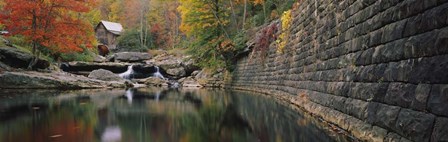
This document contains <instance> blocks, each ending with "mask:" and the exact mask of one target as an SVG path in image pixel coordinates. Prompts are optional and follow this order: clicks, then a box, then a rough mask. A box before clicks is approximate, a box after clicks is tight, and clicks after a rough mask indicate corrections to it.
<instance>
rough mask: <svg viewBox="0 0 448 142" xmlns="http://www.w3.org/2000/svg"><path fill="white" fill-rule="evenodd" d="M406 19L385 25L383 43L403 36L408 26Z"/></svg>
mask: <svg viewBox="0 0 448 142" xmlns="http://www.w3.org/2000/svg"><path fill="white" fill-rule="evenodd" d="M406 22H407V21H406V20H402V21H399V22H395V23H393V24H389V25H387V26H385V27H384V28H383V29H384V30H383V36H382V38H381V42H382V43H387V42H390V41H393V40H396V39H399V38H401V37H403V35H402V33H403V30H404V29H405V26H406Z"/></svg>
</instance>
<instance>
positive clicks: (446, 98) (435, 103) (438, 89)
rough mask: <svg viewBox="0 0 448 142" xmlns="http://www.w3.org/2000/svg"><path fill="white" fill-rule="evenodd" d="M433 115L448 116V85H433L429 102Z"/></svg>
mask: <svg viewBox="0 0 448 142" xmlns="http://www.w3.org/2000/svg"><path fill="white" fill-rule="evenodd" d="M427 107H428V110H429V111H430V112H431V113H434V114H437V115H442V116H448V110H447V108H448V85H433V86H432V89H431V94H430V95H429V100H428V106H427Z"/></svg>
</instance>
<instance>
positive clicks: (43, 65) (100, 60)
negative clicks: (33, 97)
mask: <svg viewBox="0 0 448 142" xmlns="http://www.w3.org/2000/svg"><path fill="white" fill-rule="evenodd" d="M31 59H32V55H31V54H29V53H27V52H23V51H21V50H19V49H16V48H13V47H0V88H2V89H89V88H129V87H146V86H165V87H222V84H223V81H222V80H223V71H222V70H219V71H216V72H214V73H208V72H207V71H204V70H202V69H201V68H199V67H198V66H195V63H194V61H193V60H192V59H190V57H188V56H175V55H170V54H168V53H167V52H162V53H161V54H158V55H155V56H153V55H150V54H149V53H140V52H120V53H115V54H112V55H109V56H107V57H102V56H98V57H96V58H95V61H93V62H67V63H50V62H48V61H46V60H44V59H39V60H38V62H37V64H36V65H35V66H33V70H32V71H31V70H27V67H28V63H29V62H30V61H31Z"/></svg>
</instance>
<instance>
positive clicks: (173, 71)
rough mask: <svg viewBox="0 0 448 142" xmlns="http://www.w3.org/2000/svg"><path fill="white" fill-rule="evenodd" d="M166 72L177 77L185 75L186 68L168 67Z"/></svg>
mask: <svg viewBox="0 0 448 142" xmlns="http://www.w3.org/2000/svg"><path fill="white" fill-rule="evenodd" d="M166 73H168V74H169V75H172V76H174V77H175V78H179V77H184V76H185V75H186V72H185V68H183V67H178V68H171V69H168V70H166Z"/></svg>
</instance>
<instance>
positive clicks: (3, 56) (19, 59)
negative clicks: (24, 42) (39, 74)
mask: <svg viewBox="0 0 448 142" xmlns="http://www.w3.org/2000/svg"><path fill="white" fill-rule="evenodd" d="M33 58H34V56H33V55H32V54H30V53H27V52H24V51H21V50H19V49H17V48H13V47H0V62H3V63H4V64H6V65H8V66H10V67H13V68H22V69H26V68H28V65H29V63H30V62H31V60H32V59H33ZM49 66H50V62H48V61H47V60H44V59H38V60H37V63H36V64H35V65H34V66H33V69H46V68H48V67H49Z"/></svg>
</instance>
